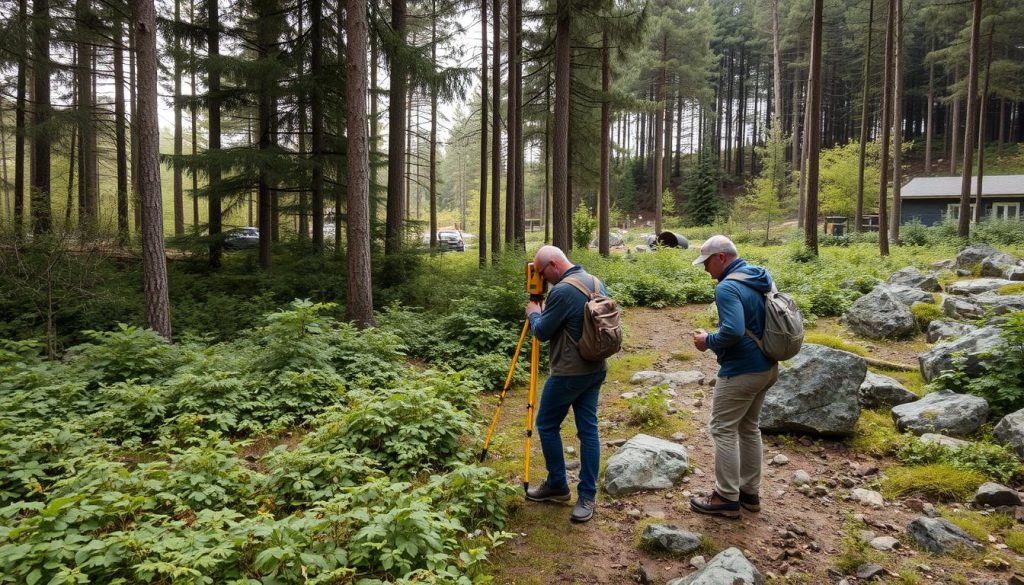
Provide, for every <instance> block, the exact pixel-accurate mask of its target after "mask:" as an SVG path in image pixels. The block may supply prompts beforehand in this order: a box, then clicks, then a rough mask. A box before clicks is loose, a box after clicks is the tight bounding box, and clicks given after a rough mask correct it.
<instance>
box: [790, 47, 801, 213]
mask: <svg viewBox="0 0 1024 585" xmlns="http://www.w3.org/2000/svg"><path fill="white" fill-rule="evenodd" d="M800 102H801V100H800V68H799V67H794V68H793V99H792V105H793V111H792V113H791V115H790V121H789V124H790V126H792V128H791V132H790V135H791V136H792V137H793V144H792V149H793V153H792V154H791V155H790V157H791V159H792V161H793V166H795V167H799V166H800V161H801V160H802V159H801V158H800ZM801 225H803V224H801Z"/></svg>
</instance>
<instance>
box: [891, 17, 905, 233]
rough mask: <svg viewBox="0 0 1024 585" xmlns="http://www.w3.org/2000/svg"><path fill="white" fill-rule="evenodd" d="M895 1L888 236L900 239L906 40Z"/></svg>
mask: <svg viewBox="0 0 1024 585" xmlns="http://www.w3.org/2000/svg"><path fill="white" fill-rule="evenodd" d="M895 2H896V22H895V25H896V30H895V31H894V36H893V52H894V55H893V58H894V60H895V63H894V69H895V70H894V75H895V77H896V79H895V82H894V83H893V100H892V101H893V107H892V132H893V135H892V216H891V220H890V222H889V236H890V239H891V240H892V241H893V242H896V243H897V244H898V243H899V241H900V222H901V221H903V201H902V199H901V197H900V192H901V189H902V184H901V183H902V181H903V152H902V148H903V77H904V72H903V68H904V67H905V61H906V56H905V55H904V53H905V52H906V50H907V48H906V40H905V38H904V36H903V0H895Z"/></svg>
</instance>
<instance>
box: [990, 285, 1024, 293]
mask: <svg viewBox="0 0 1024 585" xmlns="http://www.w3.org/2000/svg"><path fill="white" fill-rule="evenodd" d="M996 292H997V293H999V294H1001V295H1024V282H1015V283H1013V284H1004V285H1003V286H1001V287H999V289H998V290H996Z"/></svg>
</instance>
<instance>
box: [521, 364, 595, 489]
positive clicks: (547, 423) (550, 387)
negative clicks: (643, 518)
mask: <svg viewBox="0 0 1024 585" xmlns="http://www.w3.org/2000/svg"><path fill="white" fill-rule="evenodd" d="M606 374H607V372H605V371H601V372H595V373H593V374H584V375H582V376H549V377H548V380H547V382H545V383H544V392H543V395H542V396H541V400H540V408H538V409H537V434H538V435H539V436H540V446H541V450H542V451H543V452H544V465H545V466H546V467H547V469H548V479H547V483H548V485H549V486H551V487H553V488H555V489H558V488H565V489H568V488H569V482H568V481H567V480H566V478H565V457H564V456H563V455H562V435H561V432H560V431H561V427H562V421H564V420H565V415H567V414H568V413H569V407H570V406H571V407H572V412H573V415H574V417H575V419H576V435H577V436H578V437H579V438H580V484H579V487H578V489H577V492H578V494H579V497H581V498H586V499H588V500H594V499H596V497H597V472H598V469H599V467H600V464H601V437H600V436H599V435H598V431H597V399H598V396H599V395H600V392H601V384H602V383H604V378H605V375H606Z"/></svg>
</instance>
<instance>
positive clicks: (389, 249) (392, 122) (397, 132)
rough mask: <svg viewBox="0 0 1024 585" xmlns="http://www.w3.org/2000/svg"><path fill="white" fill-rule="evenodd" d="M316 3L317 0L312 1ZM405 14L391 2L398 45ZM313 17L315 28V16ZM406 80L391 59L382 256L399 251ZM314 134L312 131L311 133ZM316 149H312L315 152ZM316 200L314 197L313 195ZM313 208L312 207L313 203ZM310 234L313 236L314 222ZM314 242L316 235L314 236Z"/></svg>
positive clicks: (399, 1) (400, 2)
mask: <svg viewBox="0 0 1024 585" xmlns="http://www.w3.org/2000/svg"><path fill="white" fill-rule="evenodd" d="M313 1H314V2H317V3H318V2H319V0H313ZM405 11H406V0H393V1H392V3H391V28H392V30H393V31H394V33H395V34H396V35H398V38H399V41H400V42H401V43H402V44H404V43H405ZM311 16H312V17H313V19H314V20H313V27H314V28H316V26H317V24H316V19H317V15H315V14H313V15H311ZM406 86H407V79H406V74H405V67H404V66H403V63H402V60H401V59H397V58H392V61H391V88H390V91H389V96H390V105H389V109H388V203H387V221H386V223H385V226H384V254H385V255H388V256H390V255H394V254H397V253H399V252H401V251H402V243H403V242H402V240H403V238H402V226H403V216H404V213H403V211H404V209H403V208H404V206H405V184H404V181H403V180H402V174H403V173H404V172H405V156H406V152H405V131H406V126H405V113H406V112H405V110H406V108H407V107H408V104H407V103H406ZM316 120H317V112H316V110H314V111H313V127H314V129H315V128H316V124H317V121H316ZM314 132H315V130H314ZM315 148H316V146H315V145H314V149H315ZM314 197H315V195H314ZM314 205H315V203H314ZM313 231H314V232H316V224H315V219H314V225H313ZM313 237H314V238H316V234H315V233H314V235H313Z"/></svg>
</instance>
